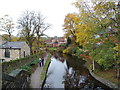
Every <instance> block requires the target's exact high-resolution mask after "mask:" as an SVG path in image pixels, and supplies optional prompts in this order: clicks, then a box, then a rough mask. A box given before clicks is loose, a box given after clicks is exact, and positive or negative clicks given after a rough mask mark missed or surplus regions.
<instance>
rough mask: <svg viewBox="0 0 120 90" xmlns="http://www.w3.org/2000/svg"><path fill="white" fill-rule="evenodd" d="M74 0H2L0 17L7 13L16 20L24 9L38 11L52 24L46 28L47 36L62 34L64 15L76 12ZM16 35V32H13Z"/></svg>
mask: <svg viewBox="0 0 120 90" xmlns="http://www.w3.org/2000/svg"><path fill="white" fill-rule="evenodd" d="M75 1H76V0H2V1H1V2H0V17H2V16H4V15H5V14H8V15H9V16H10V17H12V18H13V20H14V21H15V22H16V21H17V19H18V18H19V17H20V15H21V14H22V13H23V11H25V10H29V11H31V10H35V11H40V12H41V14H42V15H43V16H45V17H46V22H47V23H50V24H52V27H51V29H49V30H47V32H46V34H47V35H49V36H63V34H64V32H63V30H62V29H63V27H62V25H63V24H64V18H65V15H67V14H68V13H72V12H77V9H76V8H75V6H74V5H72V3H73V2H75ZM14 35H16V33H14Z"/></svg>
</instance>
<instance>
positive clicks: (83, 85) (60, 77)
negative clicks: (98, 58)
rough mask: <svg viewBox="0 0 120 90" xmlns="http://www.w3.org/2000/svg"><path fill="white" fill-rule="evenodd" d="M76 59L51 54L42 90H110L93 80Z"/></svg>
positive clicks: (82, 64) (82, 62)
mask: <svg viewBox="0 0 120 90" xmlns="http://www.w3.org/2000/svg"><path fill="white" fill-rule="evenodd" d="M84 64H85V61H84V60H80V59H78V58H77V57H72V56H68V55H63V54H60V53H53V56H52V57H51V63H50V65H49V67H48V72H47V76H46V80H45V84H44V85H43V89H46V88H47V89H48V88H49V89H51V88H64V89H66V90H69V89H80V90H108V89H109V90H111V89H110V88H108V87H106V86H105V85H103V84H102V83H100V82H99V81H97V80H95V79H94V78H93V77H92V76H91V75H90V74H89V71H88V70H87V69H86V68H85V67H84Z"/></svg>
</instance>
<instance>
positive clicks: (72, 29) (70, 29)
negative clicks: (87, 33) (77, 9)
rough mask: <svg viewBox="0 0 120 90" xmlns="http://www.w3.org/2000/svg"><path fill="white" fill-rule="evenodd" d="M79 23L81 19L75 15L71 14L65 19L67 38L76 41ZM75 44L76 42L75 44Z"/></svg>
mask: <svg viewBox="0 0 120 90" xmlns="http://www.w3.org/2000/svg"><path fill="white" fill-rule="evenodd" d="M77 21H78V22H79V18H78V15H77V14H75V13H69V14H67V15H66V17H65V19H64V25H63V27H64V32H65V37H66V38H69V37H71V38H72V39H73V41H75V40H76V35H75V33H76V25H77V24H78V22H77ZM74 43H75V42H74Z"/></svg>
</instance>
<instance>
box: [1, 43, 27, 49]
mask: <svg viewBox="0 0 120 90" xmlns="http://www.w3.org/2000/svg"><path fill="white" fill-rule="evenodd" d="M25 44H26V42H6V43H4V44H2V45H0V48H22V46H23V45H25Z"/></svg>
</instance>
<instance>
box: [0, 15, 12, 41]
mask: <svg viewBox="0 0 120 90" xmlns="http://www.w3.org/2000/svg"><path fill="white" fill-rule="evenodd" d="M0 31H3V32H6V33H7V34H8V37H4V36H3V38H4V39H5V40H7V41H11V39H12V33H13V32H14V23H13V21H12V18H11V17H9V16H8V15H5V16H4V17H3V18H0Z"/></svg>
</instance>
